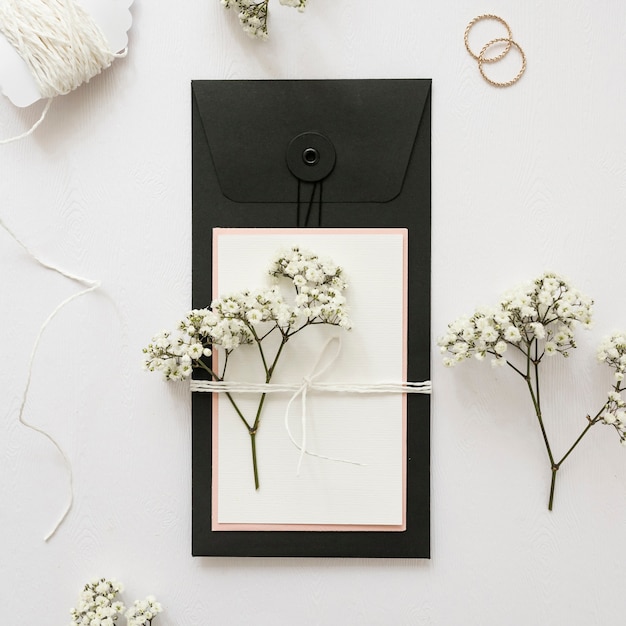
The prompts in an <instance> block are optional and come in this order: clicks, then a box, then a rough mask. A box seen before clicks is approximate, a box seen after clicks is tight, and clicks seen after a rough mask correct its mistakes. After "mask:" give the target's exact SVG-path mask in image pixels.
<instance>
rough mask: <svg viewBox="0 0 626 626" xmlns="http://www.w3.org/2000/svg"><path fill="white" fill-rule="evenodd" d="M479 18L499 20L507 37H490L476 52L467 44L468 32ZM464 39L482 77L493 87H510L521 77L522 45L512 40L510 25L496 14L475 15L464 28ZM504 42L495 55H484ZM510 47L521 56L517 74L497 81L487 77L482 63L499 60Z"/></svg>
mask: <svg viewBox="0 0 626 626" xmlns="http://www.w3.org/2000/svg"><path fill="white" fill-rule="evenodd" d="M481 20H495V21H496V22H500V24H502V25H503V26H504V28H506V31H507V37H497V38H496V39H492V40H491V41H488V42H487V43H486V44H485V45H484V46H483V47H482V49H481V51H480V52H479V53H478V54H476V53H475V52H474V51H473V50H472V49H471V48H470V45H469V33H470V30H471V29H472V27H473V26H474V24H476V22H479V21H481ZM464 41H465V48H466V50H467V51H468V52H469V54H470V56H472V58H474V59H475V60H476V61H478V70H479V71H480V73H481V75H482V77H483V78H484V79H485V80H486V81H487V82H488V83H489V84H491V85H493V86H494V87H510V86H511V85H514V84H515V83H516V82H517V81H518V80H519V79H520V78H521V77H522V74H523V73H524V72H525V71H526V55H525V54H524V51H523V50H522V47H521V46H520V45H519V44H518V43H517V42H516V41H514V40H513V33H512V32H511V27H510V26H509V25H508V24H507V23H506V22H505V21H504V20H503V19H502V18H501V17H499V16H498V15H491V14H485V15H479V16H478V17H475V18H474V19H473V20H472V21H471V22H470V23H469V24H468V25H467V28H466V29H465V36H464ZM501 43H502V44H506V45H505V46H504V49H503V50H502V51H501V52H500V53H499V54H497V55H495V56H486V55H487V52H488V51H489V49H490V48H491V47H492V46H494V45H496V44H501ZM511 47H514V48H516V49H517V50H518V51H519V53H520V55H521V57H522V67H521V69H520V71H519V72H518V73H517V76H515V77H514V78H512V79H511V80H508V81H505V82H498V81H495V80H493V79H491V78H489V77H488V76H487V75H486V74H485V70H484V67H483V66H484V64H485V63H495V62H496V61H499V60H500V59H502V58H504V57H505V56H506V55H507V54H508V53H509V51H510V50H511Z"/></svg>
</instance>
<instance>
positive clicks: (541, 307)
mask: <svg viewBox="0 0 626 626" xmlns="http://www.w3.org/2000/svg"><path fill="white" fill-rule="evenodd" d="M592 309H593V302H592V300H590V299H589V298H587V297H586V296H584V295H582V294H581V293H580V292H579V291H578V290H577V289H574V288H573V287H572V286H571V285H569V284H568V283H567V282H566V281H565V280H564V279H563V278H561V277H559V276H557V275H556V274H553V273H545V274H543V276H540V277H539V278H537V279H536V280H535V281H533V282H532V283H528V284H525V285H521V286H520V287H518V288H517V289H514V290H513V291H510V292H509V293H507V294H506V295H505V297H504V298H503V300H502V301H501V302H500V303H499V305H498V306H497V307H495V308H481V309H478V310H477V311H476V313H474V315H472V316H471V317H462V318H460V319H458V320H457V321H455V322H453V323H452V324H450V325H449V326H448V333H447V334H446V335H444V336H443V337H442V338H441V339H440V340H439V342H438V345H439V346H440V349H441V352H442V353H443V354H446V353H449V354H450V355H451V356H445V357H444V364H445V365H446V366H448V367H452V366H454V365H456V364H457V363H460V362H462V361H464V360H465V359H469V358H472V357H474V358H476V359H478V360H479V361H480V360H483V359H484V358H485V357H486V356H488V355H490V356H491V363H492V365H494V366H500V365H504V364H505V363H506V358H505V357H504V354H505V352H506V351H507V350H508V348H509V346H513V347H515V348H520V346H521V348H522V350H521V351H522V352H524V346H525V347H526V348H528V347H530V346H535V347H537V346H539V342H541V352H540V353H538V354H537V359H538V360H539V361H540V360H541V358H543V356H544V355H546V356H553V355H555V354H557V353H559V354H562V355H563V356H568V355H569V351H570V350H571V349H572V348H575V347H576V343H575V341H574V330H575V328H576V326H577V325H578V324H582V325H583V327H585V328H590V326H591V318H592Z"/></svg>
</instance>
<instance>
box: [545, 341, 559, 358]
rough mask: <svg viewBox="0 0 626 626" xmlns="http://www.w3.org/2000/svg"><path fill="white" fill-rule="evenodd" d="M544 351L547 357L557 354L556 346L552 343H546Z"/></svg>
mask: <svg viewBox="0 0 626 626" xmlns="http://www.w3.org/2000/svg"><path fill="white" fill-rule="evenodd" d="M545 351H546V354H547V355H548V356H554V355H555V354H557V352H558V350H557V346H556V344H555V343H554V342H553V341H546V346H545Z"/></svg>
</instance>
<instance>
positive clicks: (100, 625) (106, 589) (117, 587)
mask: <svg viewBox="0 0 626 626" xmlns="http://www.w3.org/2000/svg"><path fill="white" fill-rule="evenodd" d="M122 591H123V586H122V584H121V583H119V582H117V581H116V580H108V579H106V578H99V579H96V580H92V581H91V582H89V583H87V584H86V585H85V587H84V589H83V591H82V592H81V594H80V597H79V600H78V604H77V606H76V608H74V609H71V610H70V613H71V615H72V622H71V625H70V626H113V624H114V623H115V622H116V621H117V618H118V617H119V616H120V615H121V614H122V611H123V610H124V605H123V604H122V602H120V601H119V600H117V599H116V598H117V595H118V594H119V593H120V592H122Z"/></svg>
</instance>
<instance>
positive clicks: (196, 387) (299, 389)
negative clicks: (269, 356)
mask: <svg viewBox="0 0 626 626" xmlns="http://www.w3.org/2000/svg"><path fill="white" fill-rule="evenodd" d="M333 342H334V343H337V347H336V349H335V352H334V354H332V355H331V357H330V359H329V361H328V362H327V364H326V365H325V366H324V367H323V368H322V369H321V370H319V371H318V367H319V364H320V362H321V360H322V358H323V356H324V355H325V353H326V352H327V350H328V348H329V347H330V344H331V343H333ZM340 350H341V339H340V338H339V337H331V338H330V339H329V340H328V341H327V342H326V344H325V345H324V347H323V348H322V350H321V352H320V354H319V356H318V358H317V360H316V362H315V365H314V366H313V367H312V369H311V373H310V374H309V376H305V377H304V378H303V379H302V382H301V383H300V384H298V383H286V384H285V383H246V382H238V381H212V380H191V381H190V390H191V391H192V392H199V393H228V392H237V393H291V394H292V396H291V398H290V399H289V402H288V403H287V407H286V409H285V430H286V431H287V434H288V435H289V439H290V440H291V442H292V443H293V445H294V446H296V448H298V450H300V457H299V459H298V469H297V474H298V475H299V474H300V467H301V465H302V459H303V458H304V455H305V454H307V455H309V456H314V457H317V458H320V459H325V460H328V461H337V462H340V463H350V464H352V465H363V464H362V463H359V462H357V461H350V460H347V459H339V458H335V457H329V456H324V455H322V454H316V453H314V452H310V451H308V450H307V449H306V443H307V436H306V432H307V428H306V424H307V414H306V400H307V394H308V392H309V391H320V392H330V393H342V394H354V393H357V394H379V393H382V394H396V393H419V394H426V395H430V394H431V392H432V384H431V382H430V381H429V380H426V381H423V382H378V383H320V382H315V379H316V378H319V377H320V376H321V375H322V374H323V373H324V372H325V371H326V370H327V369H329V368H330V366H331V365H332V364H333V363H334V362H335V360H336V359H337V357H338V356H339V352H340ZM300 396H301V398H302V399H301V407H302V408H301V414H300V421H301V424H302V440H301V442H300V444H298V443H297V442H296V440H295V439H294V437H293V435H292V433H291V429H290V427H289V412H290V409H291V405H292V404H293V403H294V402H295V401H296V400H297V399H298V397H300Z"/></svg>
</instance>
